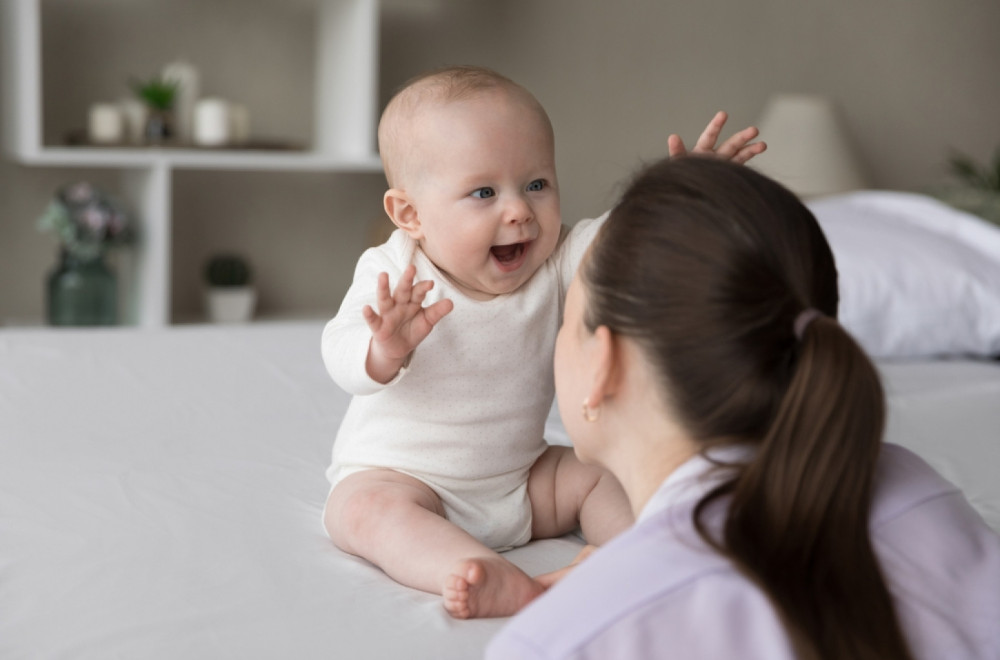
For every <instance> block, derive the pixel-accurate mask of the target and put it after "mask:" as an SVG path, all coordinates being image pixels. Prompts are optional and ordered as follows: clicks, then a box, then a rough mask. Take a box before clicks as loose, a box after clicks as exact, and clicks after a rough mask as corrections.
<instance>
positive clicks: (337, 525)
mask: <svg viewBox="0 0 1000 660" xmlns="http://www.w3.org/2000/svg"><path fill="white" fill-rule="evenodd" d="M414 507H420V508H422V509H426V510H428V511H430V512H432V513H435V514H437V515H439V516H441V517H444V515H445V511H444V506H443V505H442V504H441V499H440V498H439V497H438V496H437V494H435V492H434V491H433V490H432V489H431V488H430V486H428V485H427V484H425V483H423V482H422V481H420V480H419V479H417V478H415V477H411V476H410V475H407V474H403V473H402V472H396V471H395V470H388V469H381V468H379V469H370V470H362V471H360V472H355V473H353V474H349V475H348V476H346V477H344V478H343V479H341V480H340V481H339V482H337V485H336V486H334V487H333V490H331V491H330V495H329V497H327V500H326V508H325V510H324V512H323V524H324V525H325V527H326V531H327V534H329V535H330V539H331V540H333V542H334V543H335V544H336V545H337V546H338V547H339V548H341V549H342V550H345V551H347V552H351V551H352V550H353V548H354V546H355V545H356V542H357V540H359V539H361V538H365V537H370V536H372V535H376V534H378V533H379V529H380V528H381V527H383V526H385V525H389V526H393V525H396V526H403V525H405V523H406V522H407V520H408V519H410V518H411V517H412V514H413V509H414Z"/></svg>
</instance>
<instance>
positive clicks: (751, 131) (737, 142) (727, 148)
mask: <svg viewBox="0 0 1000 660" xmlns="http://www.w3.org/2000/svg"><path fill="white" fill-rule="evenodd" d="M728 118H729V116H728V115H727V114H726V113H725V112H721V111H720V112H717V113H715V116H714V117H712V121H710V122H708V126H706V127H705V130H704V131H702V133H701V137H699V138H698V142H697V143H696V144H695V145H694V149H692V150H691V153H692V154H702V155H710V156H717V157H718V158H723V159H725V160H731V161H733V162H734V163H739V164H743V163H745V162H747V161H748V160H750V159H751V158H753V157H754V156H756V155H758V154H760V153H762V152H763V151H764V150H765V149H767V145H766V144H764V143H763V142H752V140H753V139H754V138H756V137H757V135H758V133H759V132H758V131H757V129H756V128H754V127H753V126H750V127H748V128H744V129H743V130H742V131H740V132H739V133H736V134H735V135H733V136H732V137H730V138H729V139H728V140H726V141H725V142H723V143H722V144H721V145H719V146H718V147H716V146H715V143H716V142H718V140H719V135H721V134H722V128H723V126H725V125H726V120H727V119H728ZM667 151H668V152H669V154H670V157H671V158H674V157H676V156H684V155H686V154H687V153H688V151H687V148H686V147H685V146H684V142H683V141H682V140H681V138H680V136H679V135H677V134H676V133H675V134H673V135H671V136H670V137H668V138H667Z"/></svg>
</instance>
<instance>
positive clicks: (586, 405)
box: [583, 397, 601, 422]
mask: <svg viewBox="0 0 1000 660" xmlns="http://www.w3.org/2000/svg"><path fill="white" fill-rule="evenodd" d="M583 418H584V419H585V420H586V421H588V422H596V421H597V420H598V419H600V418H601V407H600V406H598V407H596V408H591V407H590V398H589V397H588V398H586V399H584V400H583Z"/></svg>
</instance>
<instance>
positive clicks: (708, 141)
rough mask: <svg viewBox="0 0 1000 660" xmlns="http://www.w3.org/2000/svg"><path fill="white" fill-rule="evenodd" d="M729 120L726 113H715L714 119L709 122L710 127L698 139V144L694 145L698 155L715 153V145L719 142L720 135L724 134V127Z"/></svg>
mask: <svg viewBox="0 0 1000 660" xmlns="http://www.w3.org/2000/svg"><path fill="white" fill-rule="evenodd" d="M728 118H729V115H727V114H726V113H725V112H723V111H722V110H720V111H719V112H716V113H715V116H714V117H712V121H710V122H708V126H706V127H705V130H704V131H702V133H701V136H699V137H698V142H697V143H695V145H694V151H695V152H698V153H704V152H708V153H712V152H714V151H715V143H716V142H718V140H719V135H720V134H721V133H722V128H723V126H725V125H726V120H727V119H728Z"/></svg>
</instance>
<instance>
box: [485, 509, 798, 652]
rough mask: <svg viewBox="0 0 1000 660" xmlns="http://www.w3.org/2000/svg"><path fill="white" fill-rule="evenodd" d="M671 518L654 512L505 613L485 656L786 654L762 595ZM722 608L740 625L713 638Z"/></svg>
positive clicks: (771, 613) (689, 531)
mask: <svg viewBox="0 0 1000 660" xmlns="http://www.w3.org/2000/svg"><path fill="white" fill-rule="evenodd" d="M679 520H680V519H678V518H674V519H673V520H668V519H667V518H666V517H660V516H658V517H656V518H654V519H650V520H647V521H645V522H644V524H642V525H639V526H637V527H635V528H633V529H631V530H629V531H628V532H625V533H624V534H622V536H620V537H619V538H617V539H615V540H614V541H612V542H611V543H609V544H608V545H607V546H605V547H603V548H601V549H600V550H599V551H598V552H596V553H594V554H593V555H592V556H591V557H590V558H589V559H588V560H587V561H585V562H583V564H581V565H580V566H579V567H578V568H577V569H575V570H574V571H573V572H572V573H570V575H569V576H567V577H566V578H565V579H564V580H563V581H562V582H560V583H559V584H558V585H556V586H555V587H553V588H552V589H551V590H550V591H549V592H548V593H546V594H545V595H544V596H542V597H540V598H539V599H537V600H536V601H535V602H533V603H532V604H531V605H529V606H528V607H527V608H525V610H524V611H523V612H522V613H521V614H519V615H518V616H517V617H516V618H515V619H514V620H512V622H511V623H510V624H509V625H508V626H507V627H506V628H505V629H504V630H503V631H502V632H501V633H500V634H499V635H498V636H497V637H496V639H495V640H494V642H493V643H492V644H491V647H490V652H489V653H488V654H487V657H488V658H504V657H539V658H608V657H654V656H655V655H656V653H655V651H657V650H660V651H662V650H665V649H669V650H670V651H671V652H672V653H676V654H677V657H760V658H765V657H766V658H782V657H790V656H788V654H787V652H786V651H787V649H786V646H787V642H786V641H785V637H784V634H783V633H782V632H781V626H780V622H779V621H778V619H777V618H776V616H775V615H774V613H773V610H772V609H771V607H770V605H769V604H768V603H767V600H766V597H765V596H764V595H763V594H762V593H761V592H760V590H759V589H757V588H756V587H755V586H754V585H753V584H752V583H750V581H749V580H747V579H746V578H744V577H743V576H742V575H741V574H740V573H739V572H738V571H736V570H735V569H734V568H733V567H732V565H731V564H730V562H729V561H728V560H726V559H725V558H724V557H722V556H721V555H719V554H718V553H716V552H714V551H713V550H711V549H710V548H708V547H707V546H705V545H704V544H703V543H700V542H699V540H698V539H697V536H696V534H694V532H693V528H690V529H684V528H683V526H682V528H681V529H676V528H673V527H674V526H675V525H680V524H681V523H680V522H679ZM720 608H722V609H720ZM723 610H724V611H726V612H728V613H731V615H732V616H731V617H730V614H727V616H726V621H727V622H726V625H727V626H729V625H730V624H729V619H730V618H732V619H733V620H734V621H738V622H739V623H738V624H734V625H738V628H739V629H738V630H735V631H733V630H730V631H729V632H727V635H725V636H720V635H717V634H715V631H716V630H717V628H718V625H719V623H718V622H719V616H718V615H719V612H720V611H723ZM741 630H742V631H743V632H740V631H741ZM772 633H773V634H772ZM748 647H749V648H748ZM756 648H760V649H761V650H760V652H759V653H757V652H755V651H753V650H752V649H756Z"/></svg>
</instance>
